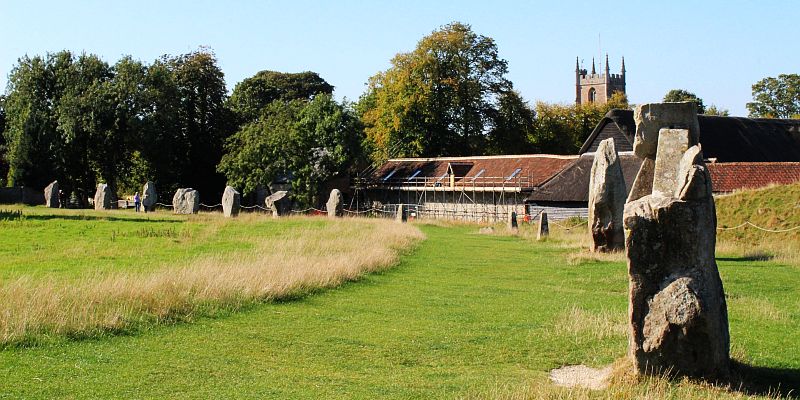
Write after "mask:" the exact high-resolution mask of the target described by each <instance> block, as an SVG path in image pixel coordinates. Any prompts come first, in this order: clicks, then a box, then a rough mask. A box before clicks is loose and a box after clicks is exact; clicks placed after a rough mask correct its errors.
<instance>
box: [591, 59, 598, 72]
mask: <svg viewBox="0 0 800 400" xmlns="http://www.w3.org/2000/svg"><path fill="white" fill-rule="evenodd" d="M595 74H597V71H595V69H594V57H592V75H595Z"/></svg>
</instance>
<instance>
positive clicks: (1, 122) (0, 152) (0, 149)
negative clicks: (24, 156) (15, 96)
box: [0, 95, 8, 187]
mask: <svg viewBox="0 0 800 400" xmlns="http://www.w3.org/2000/svg"><path fill="white" fill-rule="evenodd" d="M5 130H6V97H5V96H2V95H0V187H2V186H5V185H6V177H7V176H8V159H7V156H6V136H5V134H4V133H5Z"/></svg>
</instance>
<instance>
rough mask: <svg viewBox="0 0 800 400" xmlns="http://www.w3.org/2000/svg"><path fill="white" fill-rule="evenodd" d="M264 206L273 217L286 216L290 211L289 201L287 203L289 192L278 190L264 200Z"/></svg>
mask: <svg viewBox="0 0 800 400" xmlns="http://www.w3.org/2000/svg"><path fill="white" fill-rule="evenodd" d="M264 205H265V206H266V207H267V209H268V210H270V211H272V216H273V217H279V216H281V215H286V214H288V213H289V211H291V205H292V203H291V201H289V192H288V191H286V190H279V191H277V192H275V193H273V194H271V195H269V196H267V197H265V198H264Z"/></svg>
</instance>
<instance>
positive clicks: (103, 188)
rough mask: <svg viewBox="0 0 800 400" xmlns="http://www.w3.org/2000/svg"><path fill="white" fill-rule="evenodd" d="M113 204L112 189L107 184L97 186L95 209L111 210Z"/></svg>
mask: <svg viewBox="0 0 800 400" xmlns="http://www.w3.org/2000/svg"><path fill="white" fill-rule="evenodd" d="M111 203H112V199H111V188H110V187H109V186H108V185H107V184H105V183H101V184H99V185H97V191H95V192H94V209H95V210H110V209H111Z"/></svg>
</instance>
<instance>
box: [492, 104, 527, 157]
mask: <svg viewBox="0 0 800 400" xmlns="http://www.w3.org/2000/svg"><path fill="white" fill-rule="evenodd" d="M489 115H490V118H491V121H492V128H491V129H492V130H491V131H490V132H489V144H488V153H489V154H520V153H532V152H536V151H537V149H536V147H535V146H533V144H532V143H531V142H530V140H529V138H530V137H533V136H535V132H534V131H535V129H536V127H535V122H534V121H535V117H536V113H535V112H534V111H533V110H532V109H531V108H530V107H529V106H528V103H526V102H525V100H523V99H522V97H521V96H520V95H519V93H517V92H516V91H514V90H509V91H506V92H503V93H502V94H501V95H500V100H499V107H498V109H497V111H496V112H493V113H491V114H489Z"/></svg>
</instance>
